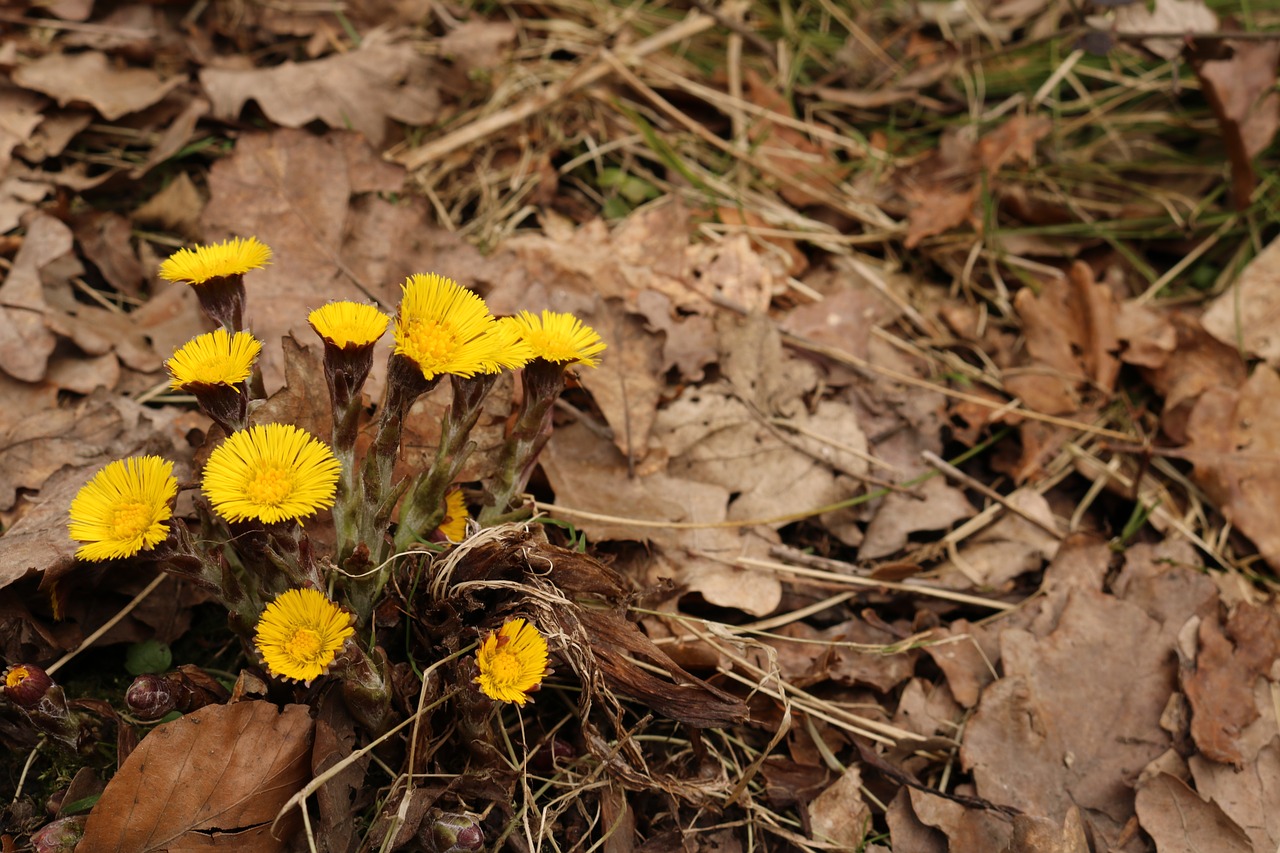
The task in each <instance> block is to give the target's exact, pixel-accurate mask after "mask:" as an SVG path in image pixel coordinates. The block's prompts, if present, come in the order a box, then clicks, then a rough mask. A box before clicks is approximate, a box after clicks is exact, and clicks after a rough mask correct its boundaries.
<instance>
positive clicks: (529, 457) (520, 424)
mask: <svg viewBox="0 0 1280 853" xmlns="http://www.w3.org/2000/svg"><path fill="white" fill-rule="evenodd" d="M521 382H522V383H523V386H524V399H523V400H522V401H521V402H520V413H519V415H518V416H517V418H516V423H515V426H514V427H513V428H512V430H511V433H510V435H508V436H507V441H506V444H505V445H504V446H503V448H502V459H501V461H500V462H499V467H498V474H497V476H496V478H495V480H494V484H493V488H492V489H491V490H490V493H489V494H490V497H491V498H492V503H488V504H487V505H486V506H485V507H484V509H483V510H481V511H480V525H481V526H482V527H489V526H492V525H493V524H496V523H497V522H498V519H499V518H500V517H502V516H503V515H505V514H506V512H507V510H508V509H510V508H511V502H512V500H513V499H514V498H515V496H516V495H518V494H519V493H520V492H521V491H523V489H524V487H525V486H526V485H528V483H529V477H530V475H532V473H533V466H534V465H535V464H536V463H537V461H538V454H539V453H541V452H542V448H543V447H545V446H546V443H547V440H548V439H549V438H551V413H552V407H553V406H554V405H555V402H556V398H558V397H559V396H560V392H561V391H563V390H564V366H563V365H561V364H558V363H556V362H551V361H546V360H544V359H540V358H536V359H534V360H533V361H531V362H529V364H528V365H527V366H526V367H525V369H524V374H523V376H522V377H521Z"/></svg>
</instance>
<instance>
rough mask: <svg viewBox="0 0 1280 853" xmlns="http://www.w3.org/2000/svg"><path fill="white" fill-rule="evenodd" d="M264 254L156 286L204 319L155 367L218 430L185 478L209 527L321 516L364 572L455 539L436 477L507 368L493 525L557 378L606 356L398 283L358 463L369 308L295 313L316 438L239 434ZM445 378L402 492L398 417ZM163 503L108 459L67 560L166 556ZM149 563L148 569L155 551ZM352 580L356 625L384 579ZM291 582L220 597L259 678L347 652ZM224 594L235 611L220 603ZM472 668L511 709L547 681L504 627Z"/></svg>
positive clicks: (197, 262) (179, 273)
mask: <svg viewBox="0 0 1280 853" xmlns="http://www.w3.org/2000/svg"><path fill="white" fill-rule="evenodd" d="M270 260H271V250H270V249H269V248H267V247H266V246H265V245H263V244H262V243H260V242H259V241H258V240H256V239H254V238H248V239H232V240H228V241H226V242H223V243H220V244H215V245H210V246H200V247H196V248H194V249H183V250H180V251H178V252H177V253H175V254H174V255H173V256H172V257H170V258H169V259H168V260H167V261H165V262H164V264H163V265H162V266H161V270H160V275H161V277H162V278H164V279H167V280H170V281H186V282H188V283H190V284H191V285H193V286H194V287H195V289H196V293H197V295H198V297H199V300H200V304H201V306H202V308H204V310H205V312H206V313H207V314H209V316H211V317H212V318H213V319H214V320H215V321H216V322H218V323H219V325H220V327H219V328H217V329H216V330H215V331H213V332H210V333H208V334H204V335H200V336H198V337H196V338H194V339H193V340H191V341H189V342H188V343H187V344H185V345H184V346H182V347H181V348H180V349H178V350H177V352H175V353H174V354H173V357H172V358H170V359H169V360H168V362H167V367H168V369H169V374H170V377H171V381H170V385H171V387H172V388H173V389H175V390H180V391H183V392H186V393H189V394H192V395H194V396H195V397H196V399H197V401H198V402H199V403H200V405H201V408H202V409H203V410H204V411H205V412H206V413H207V414H209V416H210V417H211V418H213V420H214V421H215V422H217V423H218V424H219V425H220V426H222V428H223V429H224V430H225V432H226V433H227V437H226V438H225V439H224V440H223V441H222V442H221V443H220V444H219V445H218V446H217V447H216V448H214V450H213V452H212V453H211V455H210V456H209V459H208V461H207V462H206V464H205V466H204V470H203V472H202V475H201V491H202V493H203V495H204V498H205V499H206V500H207V502H208V506H209V507H210V508H211V509H212V510H213V512H214V513H216V515H217V516H218V517H219V518H221V519H222V520H223V521H224V522H227V523H231V524H237V525H243V524H248V525H250V526H251V527H254V526H256V529H260V530H263V531H266V534H267V535H268V536H276V537H279V536H281V535H282V534H280V532H279V531H280V529H281V528H280V527H279V525H282V524H292V525H293V528H294V530H295V531H296V530H297V527H296V522H298V521H300V520H302V519H304V518H307V517H309V516H311V515H313V514H315V513H316V512H318V511H320V510H323V509H329V508H333V510H334V519H335V526H336V527H337V530H338V543H339V544H338V554H337V555H336V559H337V560H338V561H339V563H341V561H343V560H345V559H347V558H349V557H351V555H352V554H353V553H354V552H356V551H357V547H356V546H357V545H360V544H363V546H364V549H365V550H364V551H363V552H362V553H363V554H364V555H365V559H367V560H369V562H371V563H373V564H374V565H375V566H377V565H378V561H379V560H381V558H382V557H383V555H384V554H385V552H386V548H387V547H388V546H389V545H390V544H394V545H395V546H396V547H397V549H400V548H401V547H403V546H405V545H406V544H411V543H412V541H413V537H418V536H421V535H422V533H423V531H426V532H428V533H429V532H430V531H432V530H439V531H441V532H442V533H443V534H444V535H445V536H446V537H447V538H448V539H449V540H451V541H459V540H460V539H462V538H463V536H464V535H465V532H466V524H467V520H468V516H467V510H466V504H465V501H464V500H463V497H462V493H461V491H459V490H458V489H457V488H456V487H453V486H452V481H453V479H454V477H455V476H456V474H457V472H458V471H459V470H460V469H461V464H462V460H463V459H464V458H465V455H466V453H468V452H469V451H470V445H469V444H468V442H467V434H468V432H469V430H470V429H471V426H472V425H474V423H475V421H476V416H477V415H478V412H479V402H480V401H481V400H482V399H483V397H484V395H485V394H486V393H487V392H488V390H489V388H490V387H491V384H492V381H493V378H494V377H495V376H496V374H498V373H499V372H500V371H502V370H508V369H517V368H524V373H523V374H522V375H523V381H524V382H525V394H524V399H523V402H522V403H521V406H522V408H521V411H520V412H519V413H518V415H517V417H516V419H515V422H514V426H513V427H512V429H511V435H510V437H509V441H508V445H507V447H506V448H504V456H503V460H502V463H501V471H500V473H499V475H498V477H497V478H496V481H495V483H493V484H492V485H491V487H490V488H489V499H490V503H489V504H488V505H487V507H486V512H487V516H486V515H484V514H482V516H481V522H482V523H485V522H486V521H487V522H488V523H493V522H495V521H497V520H500V519H501V518H502V517H503V514H504V513H506V512H507V511H508V510H509V508H510V505H511V502H512V500H513V498H514V496H515V495H516V493H517V492H518V491H519V489H520V488H522V487H523V485H524V482H525V481H526V480H527V476H528V470H529V469H530V468H531V467H532V464H531V463H532V459H533V458H535V457H536V455H537V453H538V451H539V450H540V449H541V447H542V446H543V444H544V443H545V441H546V438H547V434H548V430H549V424H550V406H551V404H552V403H553V402H554V399H555V397H556V396H558V394H559V392H560V390H561V389H562V388H563V384H564V380H563V373H564V370H565V368H566V367H567V366H569V365H573V364H577V365H583V366H588V367H593V366H595V365H596V364H597V363H598V358H597V356H598V355H599V354H600V352H601V351H602V350H604V348H605V344H604V342H603V341H601V340H600V338H599V336H598V335H597V334H596V333H595V331H594V330H592V329H591V328H590V327H588V326H584V325H583V324H582V323H581V321H580V320H579V319H578V318H576V317H574V316H572V315H570V314H561V313H555V312H551V311H543V312H541V314H540V315H535V314H532V313H530V312H527V311H525V312H521V313H520V314H519V315H516V316H514V317H506V318H501V319H498V318H495V317H494V316H493V315H492V314H491V313H490V312H489V309H488V307H487V306H486V305H485V303H484V301H483V300H482V299H481V298H480V297H479V296H478V295H476V294H475V293H473V292H471V291H469V290H467V289H466V288H464V287H462V286H460V285H459V284H457V283H456V282H454V281H453V280H451V279H448V278H445V277H443V276H439V275H436V274H427V275H413V276H410V277H409V279H408V280H407V281H405V282H404V284H403V285H401V288H402V291H403V293H402V298H401V300H400V305H399V309H398V311H397V313H396V316H395V325H394V327H393V334H394V339H395V347H394V351H393V353H392V354H391V356H390V358H391V369H390V371H389V380H388V387H387V391H386V395H387V396H386V400H385V401H384V403H383V405H382V412H381V419H380V421H379V423H378V425H377V431H376V432H377V434H376V437H375V439H374V442H373V445H372V449H370V450H369V452H368V454H367V456H366V459H365V463H364V466H363V468H357V466H356V462H355V458H354V455H355V434H356V423H357V421H358V420H359V415H360V410H361V409H362V406H361V404H360V399H359V398H360V394H359V392H360V388H361V386H362V385H363V383H364V380H365V378H366V377H367V376H368V372H369V368H370V365H371V363H372V356H373V348H374V346H375V344H376V343H377V342H378V340H379V339H380V338H381V337H382V336H383V335H384V333H385V332H386V330H387V326H388V325H389V322H390V318H389V317H388V316H387V315H386V314H384V313H383V312H382V311H380V310H379V309H378V308H377V307H375V306H373V305H365V304H360V303H356V302H331V303H329V304H326V305H324V306H321V307H319V308H317V309H315V310H314V311H312V312H311V313H310V315H309V317H308V319H309V322H310V325H311V327H312V328H313V329H314V330H315V331H316V333H317V334H318V335H319V336H320V338H321V340H322V341H323V343H324V346H325V368H326V377H327V379H328V381H329V392H330V398H331V402H332V404H333V407H334V435H333V442H332V444H326V443H324V442H323V441H321V440H319V439H317V438H316V437H314V436H312V435H310V434H309V433H308V432H306V431H305V430H303V429H301V428H299V427H297V426H294V425H292V424H281V423H267V424H253V425H251V424H250V423H249V406H248V402H249V398H250V396H252V395H253V394H254V393H255V392H257V393H258V395H259V396H260V391H261V381H260V377H259V376H258V375H256V361H257V358H258V356H259V354H260V353H261V351H262V342H261V341H259V340H258V339H256V338H255V337H254V336H253V335H252V334H251V333H250V332H248V331H246V330H244V328H243V317H244V304H245V296H244V287H243V276H244V274H245V273H246V272H249V271H251V270H254V269H257V268H259V267H261V266H263V265H265V264H267V263H269V262H270ZM406 371H409V372H406ZM410 373H412V375H410ZM445 376H447V377H449V378H450V380H451V381H452V382H453V383H454V403H453V404H452V408H451V410H450V412H449V414H448V415H446V418H445V421H444V423H443V424H442V430H441V445H440V447H439V448H438V454H437V461H436V464H435V465H433V466H432V468H431V470H430V471H428V472H424V473H423V474H421V475H419V477H418V478H417V479H415V480H414V481H413V482H412V483H407V484H393V483H392V482H391V479H390V478H391V473H392V467H393V466H392V463H393V462H394V457H395V454H397V453H398V452H399V443H400V430H401V428H402V421H403V418H404V416H405V415H406V413H407V411H408V406H409V405H410V404H411V403H412V401H413V400H414V399H415V398H416V397H417V396H418V395H420V394H422V393H425V392H426V391H429V390H430V389H431V388H432V387H434V384H435V383H436V382H438V381H439V380H440V379H441V378H442V377H445ZM177 492H178V482H177V480H176V479H175V478H174V476H173V463H172V462H170V461H167V460H165V459H162V458H160V457H157V456H138V457H131V458H128V459H123V460H119V461H116V462H112V463H110V464H108V465H107V466H106V467H104V468H103V469H101V470H100V471H99V472H97V474H96V475H95V476H94V477H93V478H92V479H91V480H90V481H89V482H88V483H87V484H86V485H85V486H84V487H83V488H82V489H81V490H80V492H79V494H77V496H76V498H75V500H74V501H73V502H72V504H71V509H70V523H69V530H70V533H71V536H72V538H74V539H76V540H78V541H79V542H80V543H81V545H80V547H79V549H78V550H77V551H76V556H77V557H78V558H80V559H84V560H110V559H120V558H127V557H132V556H135V555H138V554H140V553H142V552H147V551H153V550H157V549H158V548H159V546H161V544H162V543H165V542H166V540H169V542H170V545H171V547H177V546H173V545H172V542H173V541H174V536H173V535H172V534H171V529H170V527H171V524H170V523H171V521H172V519H171V515H172V505H173V501H174V499H175V498H176V496H177ZM401 495H403V496H404V498H403V506H402V508H401V514H400V518H399V525H398V528H397V533H396V536H395V540H394V543H392V542H391V541H390V540H389V539H388V537H387V534H386V531H387V527H388V520H389V519H388V516H389V513H390V511H391V507H392V506H393V505H395V503H396V499H397V498H398V497H399V496H401ZM179 526H181V523H180V522H179ZM184 530H185V528H184ZM179 538H180V537H179ZM156 556H157V560H158V562H159V563H160V565H161V567H162V568H165V567H166V566H165V562H164V559H165V556H166V555H165V554H157V555H156ZM188 556H189V555H188ZM384 562H386V561H384ZM366 574H368V575H370V576H372V577H373V580H372V581H368V582H366V584H365V586H363V587H360V586H359V585H358V584H356V583H354V582H352V581H346V583H349V584H350V587H349V588H346V590H347V597H348V599H349V603H351V604H352V606H353V607H354V609H355V610H356V616H357V617H359V618H361V619H367V618H368V617H369V614H370V613H371V611H372V606H373V602H374V600H375V599H376V596H377V594H378V592H380V590H381V588H382V586H381V585H382V583H383V582H385V574H379V572H378V571H376V570H375V571H372V572H369V573H366ZM302 577H303V580H302V581H299V580H298V578H297V577H292V578H290V582H291V588H289V589H286V590H285V591H283V592H280V593H279V594H277V595H275V597H274V600H273V601H271V602H270V603H269V604H266V605H265V606H263V605H261V603H260V602H261V600H262V598H263V595H262V593H268V594H269V592H270V587H271V584H266V585H265V587H264V589H262V590H258V591H257V592H256V593H254V594H251V595H249V596H248V598H247V599H246V598H244V597H243V596H242V597H241V598H239V599H236V602H235V603H236V605H238V606H242V607H251V608H252V609H253V610H254V611H255V612H256V613H257V614H258V617H257V619H256V623H255V624H256V631H255V635H254V645H255V646H256V648H257V649H258V652H259V654H260V655H261V656H262V658H263V661H264V662H265V664H266V666H267V668H268V669H269V671H270V672H271V673H272V674H273V675H275V676H277V677H281V678H286V679H295V680H299V681H304V682H308V683H309V682H310V681H311V680H312V679H314V678H316V677H318V676H320V675H322V674H324V673H325V672H327V671H329V669H330V667H331V666H332V665H333V664H334V661H335V659H337V658H339V657H341V656H342V655H344V654H347V655H350V654H355V655H356V656H360V655H361V653H360V652H359V650H358V649H357V650H354V652H353V651H351V650H350V644H351V643H353V642H354V641H353V639H352V637H353V634H354V633H355V630H354V627H353V616H352V614H351V613H350V612H349V611H348V610H346V609H344V608H342V607H340V606H339V605H338V604H337V603H336V602H334V601H332V600H330V599H329V597H328V596H327V595H326V594H325V593H324V592H322V591H321V589H320V588H319V587H323V586H325V585H327V586H329V587H330V588H332V587H333V586H334V580H335V579H332V578H317V577H313V576H308V575H303V576H302ZM317 581H318V582H317ZM326 582H327V584H326ZM338 586H339V587H342V584H341V583H339V584H338ZM275 588H276V589H279V588H280V584H279V583H276V584H275ZM224 600H225V601H227V602H228V607H229V608H231V609H233V610H234V609H235V608H234V607H232V603H231V601H230V599H228V598H227V597H225V596H224ZM246 601H248V602H249V603H248V604H245V602H246ZM344 648H346V649H347V651H346V652H344ZM477 663H478V665H479V669H480V677H479V678H478V679H477V683H478V684H479V685H480V687H481V689H482V690H483V691H484V692H485V693H486V694H487V695H488V696H490V697H492V698H495V699H498V700H501V701H504V702H519V703H520V704H523V703H524V701H525V700H526V697H527V694H528V692H529V691H530V690H531V689H533V688H534V687H536V686H537V684H538V683H539V682H540V680H541V678H542V674H543V673H544V672H545V671H546V663H547V644H546V641H545V640H544V639H543V638H542V636H541V635H540V634H539V633H538V631H537V629H536V628H534V627H533V626H531V625H528V624H527V623H525V622H524V620H521V619H513V620H511V621H510V622H508V623H507V624H506V625H504V626H503V627H502V628H501V629H500V630H499V631H497V632H495V633H494V634H492V635H490V637H489V638H488V639H487V640H485V641H484V642H483V643H482V645H481V648H480V652H479V653H478V655H477Z"/></svg>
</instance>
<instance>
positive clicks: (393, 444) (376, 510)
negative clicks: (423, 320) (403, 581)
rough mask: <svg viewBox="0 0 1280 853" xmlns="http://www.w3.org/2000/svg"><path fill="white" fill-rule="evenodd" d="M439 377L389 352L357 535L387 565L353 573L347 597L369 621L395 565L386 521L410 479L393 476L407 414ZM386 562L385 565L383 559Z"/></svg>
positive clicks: (376, 561)
mask: <svg viewBox="0 0 1280 853" xmlns="http://www.w3.org/2000/svg"><path fill="white" fill-rule="evenodd" d="M439 381H440V377H439V376H437V377H434V378H433V379H430V380H428V379H426V378H424V377H423V375H422V370H421V369H420V368H419V367H418V365H417V364H416V363H414V362H413V361H412V360H411V359H408V358H406V357H404V356H402V355H395V354H393V355H392V356H391V359H390V361H389V362H388V368H387V390H386V395H385V397H384V399H383V405H382V414H381V415H380V416H379V418H378V430H377V433H376V434H375V435H374V439H373V445H372V446H371V447H370V448H369V452H368V453H367V454H366V455H365V459H364V465H363V467H362V468H361V471H360V482H359V485H358V486H357V487H356V489H357V491H358V494H359V498H360V500H359V507H358V512H359V521H358V522H357V525H356V530H357V531H358V540H359V541H360V542H363V543H364V544H365V546H366V547H368V549H369V557H368V561H369V563H370V564H372V565H375V566H383V567H382V568H381V569H379V570H378V571H376V572H373V573H372V574H368V575H366V576H364V577H360V578H352V579H351V582H350V584H349V585H348V600H349V601H350V603H351V606H352V607H353V608H354V609H355V611H356V615H357V616H358V617H359V619H360V624H361V625H364V624H367V620H368V618H369V615H370V614H371V613H372V610H373V602H374V601H376V600H377V597H378V593H379V592H381V591H382V587H383V585H384V584H386V582H387V574H388V572H390V570H391V567H390V565H389V564H386V559H387V545H388V542H387V525H388V524H389V523H390V521H391V512H392V510H393V509H395V505H396V500H397V499H399V497H400V495H401V494H403V491H404V487H405V485H407V484H402V485H396V484H395V483H393V482H392V479H393V477H394V475H395V465H396V459H397V458H398V457H399V455H400V437H401V435H402V434H403V432H404V419H405V418H406V417H407V416H408V414H409V409H410V407H412V406H413V403H414V401H415V400H417V399H418V398H419V397H421V396H422V395H423V394H425V393H427V392H428V391H430V390H431V389H432V388H434V387H435V386H436V385H437V384H438V383H439ZM384 564H386V565H384Z"/></svg>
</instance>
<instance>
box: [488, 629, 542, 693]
mask: <svg viewBox="0 0 1280 853" xmlns="http://www.w3.org/2000/svg"><path fill="white" fill-rule="evenodd" d="M476 665H477V666H478V667H480V675H479V676H478V677H477V678H476V684H478V685H480V691H481V692H482V693H484V695H486V696H488V697H489V698H490V699H496V700H498V701H499V702H515V703H516V704H517V705H523V704H524V703H525V702H527V701H529V694H530V693H532V692H533V691H534V690H537V689H538V687H539V686H540V685H541V684H542V679H543V677H544V676H546V674H547V641H546V640H545V639H543V637H542V634H540V633H539V632H538V629H537V628H535V627H533V626H532V625H530V624H529V623H528V622H526V621H525V620H523V619H519V618H517V619H512V620H510V621H508V622H507V623H506V624H505V625H503V626H502V627H501V628H499V629H498V630H497V631H495V632H493V633H492V634H490V635H489V636H488V637H486V638H485V639H484V642H482V643H481V644H480V649H479V650H478V651H477V652H476Z"/></svg>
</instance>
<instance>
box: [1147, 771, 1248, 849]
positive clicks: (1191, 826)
mask: <svg viewBox="0 0 1280 853" xmlns="http://www.w3.org/2000/svg"><path fill="white" fill-rule="evenodd" d="M1137 812H1138V820H1139V822H1141V824H1142V828H1143V829H1145V830H1146V831H1147V834H1148V835H1150V836H1151V837H1152V838H1153V839H1154V840H1155V842H1156V850H1157V851H1159V853H1182V851H1195V853H1257V851H1258V849H1259V848H1256V847H1254V846H1253V845H1252V844H1250V843H1249V836H1248V835H1246V834H1245V832H1244V830H1243V829H1241V828H1240V827H1239V826H1237V825H1236V823H1235V821H1233V820H1232V819H1231V818H1229V817H1227V815H1226V814H1224V813H1223V811H1222V809H1221V808H1219V807H1218V805H1217V804H1215V803H1212V802H1206V801H1205V800H1203V799H1201V797H1200V795H1199V794H1197V793H1196V792H1195V791H1193V790H1191V789H1190V788H1189V787H1187V783H1186V782H1183V781H1182V780H1181V779H1179V778H1178V777H1176V776H1170V775H1169V774H1168V773H1161V774H1159V775H1157V776H1156V777H1155V778H1153V779H1151V780H1150V781H1148V782H1147V783H1146V784H1144V785H1143V786H1142V787H1141V788H1139V789H1138V797H1137Z"/></svg>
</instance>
